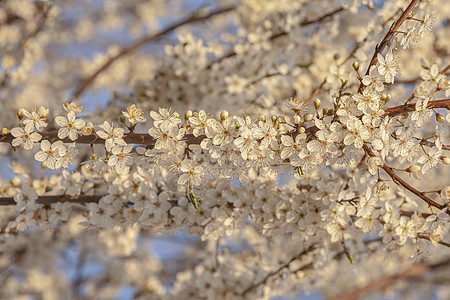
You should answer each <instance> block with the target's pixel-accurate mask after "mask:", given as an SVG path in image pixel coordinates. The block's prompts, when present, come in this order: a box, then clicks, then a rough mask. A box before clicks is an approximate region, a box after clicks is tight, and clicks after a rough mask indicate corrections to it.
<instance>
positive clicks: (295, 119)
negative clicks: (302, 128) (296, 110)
mask: <svg viewBox="0 0 450 300" xmlns="http://www.w3.org/2000/svg"><path fill="white" fill-rule="evenodd" d="M301 122H302V117H301V116H299V115H294V116H293V117H292V123H294V124H295V125H297V124H300V123H301Z"/></svg>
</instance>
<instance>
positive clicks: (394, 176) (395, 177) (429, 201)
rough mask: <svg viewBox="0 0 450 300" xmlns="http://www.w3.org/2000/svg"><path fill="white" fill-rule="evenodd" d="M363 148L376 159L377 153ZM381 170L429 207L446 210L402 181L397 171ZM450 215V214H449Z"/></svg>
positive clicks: (383, 167)
mask: <svg viewBox="0 0 450 300" xmlns="http://www.w3.org/2000/svg"><path fill="white" fill-rule="evenodd" d="M363 148H364V151H365V152H366V154H367V156H370V157H374V156H375V153H373V152H372V150H370V148H369V146H367V145H364V146H363ZM381 168H382V169H383V170H384V171H385V172H386V173H387V174H388V175H389V176H390V177H391V178H392V180H393V181H394V182H395V183H397V184H399V185H401V186H403V187H404V188H405V189H407V190H408V191H410V192H411V193H413V194H414V195H416V196H418V197H419V198H420V199H422V200H424V201H425V202H426V203H427V204H428V205H430V206H434V207H436V208H438V209H444V208H445V207H446V205H445V204H439V203H437V202H435V201H433V200H432V199H430V198H429V197H427V196H426V195H425V193H423V192H421V191H419V190H417V189H415V188H414V187H412V186H411V185H410V184H409V183H407V182H406V181H404V180H403V179H401V178H400V177H399V176H398V175H397V174H395V171H394V170H393V169H392V168H391V167H389V166H388V165H386V164H383V165H382V166H381ZM448 213H449V214H450V212H448Z"/></svg>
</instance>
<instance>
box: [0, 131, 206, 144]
mask: <svg viewBox="0 0 450 300" xmlns="http://www.w3.org/2000/svg"><path fill="white" fill-rule="evenodd" d="M39 134H40V135H41V136H42V140H48V141H49V142H51V143H53V142H56V141H59V140H61V141H63V142H64V143H73V142H76V143H78V144H104V143H105V140H104V139H102V138H100V137H99V136H98V135H97V134H95V133H92V134H90V135H81V136H79V137H78V139H77V140H75V141H72V140H70V139H68V138H65V139H60V138H58V132H57V131H52V132H42V131H41V132H39ZM185 137H186V140H187V142H188V143H189V144H200V142H201V141H202V140H203V139H204V138H205V136H204V135H201V136H198V137H195V136H194V135H193V134H186V136H185ZM13 139H14V136H13V135H12V134H11V133H9V134H5V135H1V134H0V143H9V144H11V142H12V140H13ZM123 139H124V140H125V142H126V143H127V144H138V145H148V146H151V147H152V146H154V145H155V139H154V138H153V137H151V136H150V135H148V134H145V133H129V134H126V135H124V136H123Z"/></svg>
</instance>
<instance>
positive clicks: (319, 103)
mask: <svg viewBox="0 0 450 300" xmlns="http://www.w3.org/2000/svg"><path fill="white" fill-rule="evenodd" d="M321 104H322V101H320V99H316V100H314V107H315V108H316V109H319V107H320V105H321Z"/></svg>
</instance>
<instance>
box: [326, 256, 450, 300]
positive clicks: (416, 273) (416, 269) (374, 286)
mask: <svg viewBox="0 0 450 300" xmlns="http://www.w3.org/2000/svg"><path fill="white" fill-rule="evenodd" d="M449 265H450V260H449V259H447V260H445V261H443V262H439V263H435V264H430V265H426V264H416V265H413V266H411V267H410V268H408V269H406V270H405V271H402V272H399V273H396V274H393V275H390V276H386V277H382V278H380V279H378V280H375V281H373V282H371V283H369V284H367V285H366V286H363V287H361V288H358V289H356V290H353V291H350V292H347V293H344V294H342V295H339V296H335V297H331V298H330V300H352V299H360V298H361V297H362V296H364V295H367V294H369V293H371V292H374V291H376V290H381V289H384V288H386V287H388V286H390V285H392V284H393V283H395V282H396V281H397V280H400V279H414V278H418V277H420V276H422V275H424V274H425V273H427V272H430V271H432V270H435V269H438V268H443V267H448V266H449Z"/></svg>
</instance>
